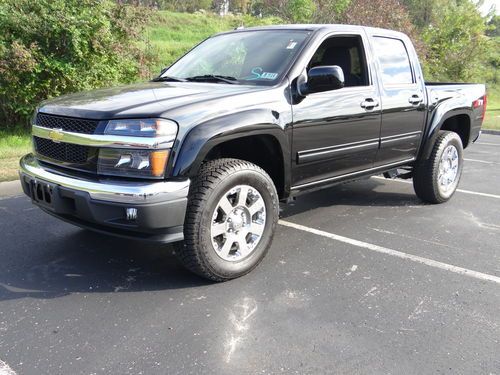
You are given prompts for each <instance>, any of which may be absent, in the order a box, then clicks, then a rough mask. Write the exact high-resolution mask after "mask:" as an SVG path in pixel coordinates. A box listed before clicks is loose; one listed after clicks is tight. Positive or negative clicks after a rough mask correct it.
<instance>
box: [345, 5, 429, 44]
mask: <svg viewBox="0 0 500 375" xmlns="http://www.w3.org/2000/svg"><path fill="white" fill-rule="evenodd" d="M341 21H342V22H343V23H348V24H354V25H363V26H372V27H382V28H387V29H393V30H397V31H401V32H403V33H405V34H407V35H408V36H409V37H410V38H411V39H412V41H413V43H414V45H415V48H416V49H417V52H419V54H422V53H423V51H424V49H425V48H424V46H423V44H422V42H421V40H420V37H419V36H418V33H417V30H416V28H415V26H414V25H413V23H412V21H411V18H410V15H409V14H408V11H407V10H406V8H405V7H404V6H403V5H401V4H400V3H399V1H398V0H371V1H370V2H366V1H364V0H352V1H351V2H350V4H349V6H348V7H347V10H346V11H345V13H344V15H343V17H342V19H341Z"/></svg>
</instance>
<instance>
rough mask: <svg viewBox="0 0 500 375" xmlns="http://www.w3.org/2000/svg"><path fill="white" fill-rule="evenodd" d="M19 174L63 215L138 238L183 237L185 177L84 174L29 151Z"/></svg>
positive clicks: (31, 191) (46, 207)
mask: <svg viewBox="0 0 500 375" xmlns="http://www.w3.org/2000/svg"><path fill="white" fill-rule="evenodd" d="M19 175H20V179H21V185H22V187H23V190H24V192H25V194H26V195H27V196H29V197H30V198H31V200H32V202H33V203H34V204H35V205H37V206H38V207H40V208H41V209H42V210H43V211H45V212H47V213H48V214H50V215H52V216H55V217H57V218H59V219H61V220H64V221H67V222H69V223H72V224H75V225H78V226H80V227H84V228H87V229H91V230H94V231H97V232H102V233H106V234H111V235H115V236H120V237H126V238H133V239H139V240H147V241H154V242H161V243H168V242H175V241H181V240H182V239H183V238H184V232H183V227H184V218H185V215H186V208H187V201H188V199H187V196H188V192H189V183H190V182H189V180H188V179H185V180H176V181H174V180H170V181H151V182H144V181H135V182H134V181H120V180H113V179H109V178H106V179H99V180H89V179H82V178H76V177H73V176H70V175H66V174H62V173H60V172H57V171H53V170H50V169H47V168H45V167H44V166H43V165H41V164H40V163H39V162H38V161H37V159H36V158H35V157H34V156H33V155H32V154H29V155H26V156H24V157H23V158H22V159H21V161H20V170H19ZM131 213H133V214H131Z"/></svg>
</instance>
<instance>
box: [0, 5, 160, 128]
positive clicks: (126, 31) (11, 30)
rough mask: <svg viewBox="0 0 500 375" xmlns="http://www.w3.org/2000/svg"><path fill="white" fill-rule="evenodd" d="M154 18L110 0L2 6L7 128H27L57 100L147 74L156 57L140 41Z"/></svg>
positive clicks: (0, 108)
mask: <svg viewBox="0 0 500 375" xmlns="http://www.w3.org/2000/svg"><path fill="white" fill-rule="evenodd" d="M147 19H148V11H147V10H146V9H144V8H137V7H131V6H125V5H119V4H116V3H115V2H112V1H108V0H37V1H33V0H2V1H1V2H0V30H2V33H1V34H0V123H3V124H16V123H27V119H29V117H30V115H31V113H32V112H33V109H34V107H35V105H36V104H37V103H39V102H40V101H41V100H44V99H46V98H49V97H52V96H57V95H60V94H64V93H68V92H75V91H79V90H85V89H91V88H96V87H102V86H105V85H111V84H115V83H117V82H130V81H134V80H136V79H137V78H138V77H139V76H141V75H145V74H147V72H144V71H143V70H141V66H142V65H143V64H142V63H145V60H148V59H150V58H151V56H148V55H147V54H146V53H145V52H143V51H144V48H142V49H141V48H139V47H138V46H137V45H136V43H135V42H134V41H135V40H137V38H139V36H140V35H141V33H142V29H143V25H145V22H146V20H147ZM144 65H146V64H144Z"/></svg>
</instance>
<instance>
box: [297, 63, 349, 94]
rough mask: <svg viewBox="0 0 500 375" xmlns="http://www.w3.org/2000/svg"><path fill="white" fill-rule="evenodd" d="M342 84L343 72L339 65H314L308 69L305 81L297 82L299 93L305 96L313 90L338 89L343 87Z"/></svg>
mask: <svg viewBox="0 0 500 375" xmlns="http://www.w3.org/2000/svg"><path fill="white" fill-rule="evenodd" d="M344 84H345V79H344V72H343V71H342V68H341V67H340V66H337V65H327V66H316V67H314V68H311V69H310V70H309V73H308V74H307V82H303V83H301V84H299V93H300V94H301V95H303V96H305V95H308V94H313V93H315V92H324V91H330V90H338V89H341V88H342V87H344Z"/></svg>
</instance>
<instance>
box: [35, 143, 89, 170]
mask: <svg viewBox="0 0 500 375" xmlns="http://www.w3.org/2000/svg"><path fill="white" fill-rule="evenodd" d="M33 142H34V145H35V150H36V152H37V154H38V155H41V156H44V157H46V158H49V159H52V160H57V161H61V162H65V163H71V164H84V163H87V160H88V157H89V149H90V147H87V146H81V145H75V144H71V143H55V142H52V141H51V140H50V139H45V138H40V137H33Z"/></svg>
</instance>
